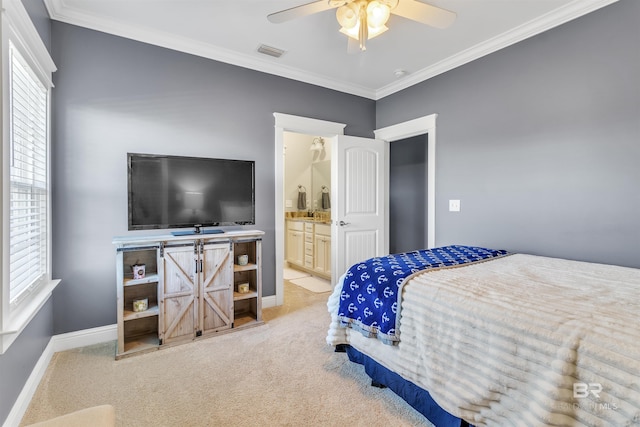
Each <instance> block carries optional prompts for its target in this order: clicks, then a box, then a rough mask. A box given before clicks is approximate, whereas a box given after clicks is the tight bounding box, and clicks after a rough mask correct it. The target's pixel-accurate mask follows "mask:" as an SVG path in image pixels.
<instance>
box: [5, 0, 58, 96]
mask: <svg viewBox="0 0 640 427" xmlns="http://www.w3.org/2000/svg"><path fill="white" fill-rule="evenodd" d="M2 6H3V15H4V16H5V18H6V19H7V22H8V23H9V26H10V29H11V35H10V36H9V37H11V39H12V40H13V42H14V44H16V45H17V46H18V47H19V49H20V51H21V54H22V55H23V56H24V59H25V60H26V61H27V62H28V63H29V66H30V67H31V68H33V69H34V70H35V71H36V74H37V75H38V77H39V78H40V80H41V81H42V84H43V85H44V86H45V87H46V88H47V89H49V88H52V87H53V80H52V77H51V74H52V73H53V72H55V71H56V70H57V67H56V64H55V63H54V62H53V59H51V55H49V51H48V50H47V47H46V46H45V45H44V42H43V41H42V39H41V38H40V35H39V34H38V30H36V27H35V26H34V25H33V22H32V21H31V18H30V17H29V14H28V13H27V11H26V9H25V8H24V6H23V5H22V2H20V1H19V0H2Z"/></svg>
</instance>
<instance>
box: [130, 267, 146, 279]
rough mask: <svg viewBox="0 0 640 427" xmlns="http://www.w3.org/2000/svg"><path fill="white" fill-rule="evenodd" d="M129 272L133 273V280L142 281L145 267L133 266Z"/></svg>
mask: <svg viewBox="0 0 640 427" xmlns="http://www.w3.org/2000/svg"><path fill="white" fill-rule="evenodd" d="M131 271H132V272H133V278H134V279H144V275H145V265H144V264H134V265H132V266H131Z"/></svg>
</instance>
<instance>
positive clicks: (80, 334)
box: [51, 325, 118, 353]
mask: <svg viewBox="0 0 640 427" xmlns="http://www.w3.org/2000/svg"><path fill="white" fill-rule="evenodd" d="M117 339H118V325H107V326H100V327H98V328H92V329H83V330H82V331H75V332H69V333H67V334H60V335H54V336H53V337H51V342H53V344H54V347H53V352H54V353H57V352H59V351H66V350H71V349H74V348H78V347H86V346H88V345H94V344H100V343H102V342H107V341H115V340H117Z"/></svg>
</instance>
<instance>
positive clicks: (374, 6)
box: [367, 0, 391, 28]
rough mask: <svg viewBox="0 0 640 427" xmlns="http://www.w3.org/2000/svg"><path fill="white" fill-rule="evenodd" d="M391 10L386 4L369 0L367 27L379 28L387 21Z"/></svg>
mask: <svg viewBox="0 0 640 427" xmlns="http://www.w3.org/2000/svg"><path fill="white" fill-rule="evenodd" d="M390 15H391V10H390V9H389V6H387V5H386V4H382V3H380V2H379V1H377V0H373V1H370V2H369V4H368V5H367V23H368V25H369V28H379V27H381V26H383V25H385V24H386V23H387V21H388V20H389V16H390Z"/></svg>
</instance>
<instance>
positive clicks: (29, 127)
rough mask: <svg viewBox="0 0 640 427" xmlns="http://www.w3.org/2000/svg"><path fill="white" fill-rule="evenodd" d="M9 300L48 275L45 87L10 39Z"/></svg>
mask: <svg viewBox="0 0 640 427" xmlns="http://www.w3.org/2000/svg"><path fill="white" fill-rule="evenodd" d="M9 73H10V77H9V82H10V83H9V85H10V92H9V143H10V149H9V151H10V156H11V157H10V159H9V161H10V163H11V165H10V172H9V181H10V190H9V194H10V195H9V197H10V202H9V259H10V261H9V266H10V267H9V304H10V305H16V304H17V303H19V302H20V300H21V299H23V298H24V297H26V295H28V293H29V291H30V290H33V289H35V288H37V287H38V285H39V284H40V283H42V282H43V281H44V280H45V279H46V277H47V269H48V265H47V255H48V250H47V243H48V224H47V218H48V210H47V207H48V203H47V201H48V181H49V180H48V178H47V177H48V162H47V95H48V93H47V89H45V87H44V86H43V85H42V83H40V82H39V81H38V80H37V78H36V77H35V76H34V75H33V71H32V70H31V68H29V66H28V65H27V63H26V61H25V60H24V58H22V56H21V55H20V52H18V51H17V50H16V48H15V46H14V45H13V43H9Z"/></svg>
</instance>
